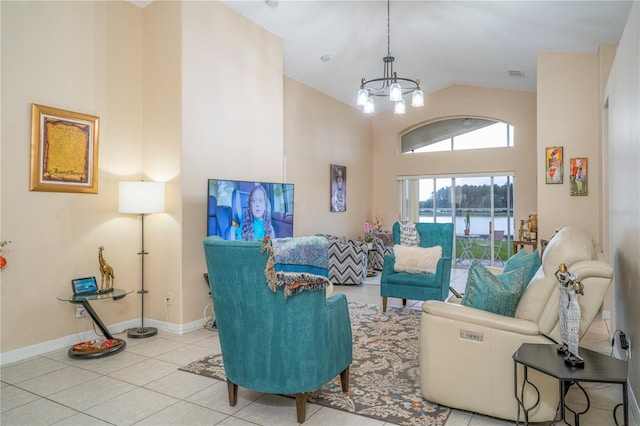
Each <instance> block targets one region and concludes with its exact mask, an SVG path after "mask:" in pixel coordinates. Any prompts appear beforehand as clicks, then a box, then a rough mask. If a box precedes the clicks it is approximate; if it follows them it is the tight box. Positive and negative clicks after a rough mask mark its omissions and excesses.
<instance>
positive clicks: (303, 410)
mask: <svg viewBox="0 0 640 426" xmlns="http://www.w3.org/2000/svg"><path fill="white" fill-rule="evenodd" d="M296 412H297V413H298V423H304V421H305V418H306V417H307V397H306V396H305V395H304V394H303V393H297V394H296Z"/></svg>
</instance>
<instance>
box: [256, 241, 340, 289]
mask: <svg viewBox="0 0 640 426" xmlns="http://www.w3.org/2000/svg"><path fill="white" fill-rule="evenodd" d="M261 250H262V252H263V253H264V252H267V254H268V255H269V259H268V260H267V267H266V268H265V270H264V275H265V277H266V278H267V285H268V286H269V289H271V291H273V292H274V293H275V291H276V288H277V287H280V286H284V297H285V298H286V297H289V296H291V295H294V294H298V293H301V292H303V291H311V290H318V289H323V288H326V287H327V286H328V285H329V279H328V278H327V271H328V268H329V255H328V253H329V244H328V241H327V239H326V238H322V237H296V238H274V239H271V238H269V237H268V236H267V237H265V238H264V240H263V243H262V249H261Z"/></svg>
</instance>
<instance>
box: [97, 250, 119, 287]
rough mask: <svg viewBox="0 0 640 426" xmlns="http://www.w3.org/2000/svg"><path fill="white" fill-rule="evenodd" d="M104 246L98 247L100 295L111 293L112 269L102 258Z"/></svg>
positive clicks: (113, 276)
mask: <svg viewBox="0 0 640 426" xmlns="http://www.w3.org/2000/svg"><path fill="white" fill-rule="evenodd" d="M103 250H104V246H100V247H98V262H99V263H100V293H109V292H110V291H113V279H114V278H115V275H114V274H113V268H112V267H111V265H109V264H108V263H107V261H106V260H104V257H102V251H103Z"/></svg>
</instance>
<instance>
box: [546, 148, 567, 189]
mask: <svg viewBox="0 0 640 426" xmlns="http://www.w3.org/2000/svg"><path fill="white" fill-rule="evenodd" d="M562 162H563V158H562V147H561V146H552V147H548V148H547V149H546V152H545V168H546V170H545V181H546V183H562V175H563V163H562Z"/></svg>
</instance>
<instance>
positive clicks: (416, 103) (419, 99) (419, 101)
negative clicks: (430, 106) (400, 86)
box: [411, 89, 424, 107]
mask: <svg viewBox="0 0 640 426" xmlns="http://www.w3.org/2000/svg"><path fill="white" fill-rule="evenodd" d="M411 106H412V107H421V106H424V94H423V93H422V90H420V89H418V90H416V91H415V92H413V95H411Z"/></svg>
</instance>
